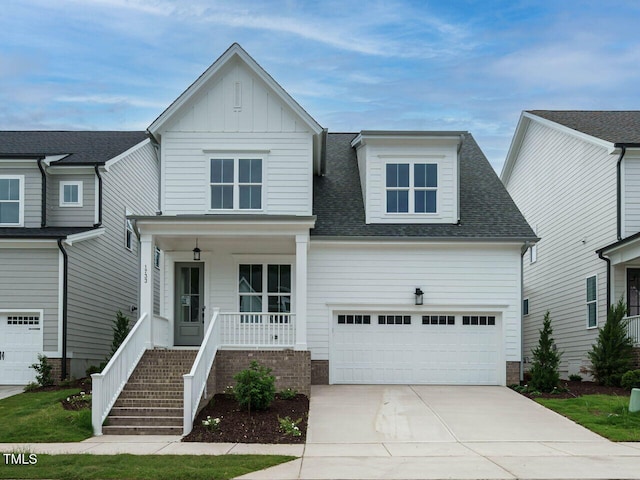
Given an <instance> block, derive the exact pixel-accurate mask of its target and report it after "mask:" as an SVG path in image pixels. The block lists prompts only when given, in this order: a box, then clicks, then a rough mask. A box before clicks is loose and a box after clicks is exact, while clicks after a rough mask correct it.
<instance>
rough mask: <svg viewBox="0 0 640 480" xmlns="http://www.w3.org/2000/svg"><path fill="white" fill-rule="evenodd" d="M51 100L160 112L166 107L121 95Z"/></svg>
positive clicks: (165, 105)
mask: <svg viewBox="0 0 640 480" xmlns="http://www.w3.org/2000/svg"><path fill="white" fill-rule="evenodd" d="M53 100H54V101H56V102H63V103H84V104H98V105H130V106H132V107H141V108H155V109H161V110H163V109H164V108H166V107H167V104H166V103H162V102H158V101H153V100H147V99H144V98H140V97H127V96H123V95H61V96H58V97H55V98H53Z"/></svg>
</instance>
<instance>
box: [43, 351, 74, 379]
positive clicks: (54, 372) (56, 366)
mask: <svg viewBox="0 0 640 480" xmlns="http://www.w3.org/2000/svg"><path fill="white" fill-rule="evenodd" d="M47 359H48V360H49V363H50V364H51V366H52V367H53V368H52V369H51V378H53V382H54V383H60V380H61V378H60V377H61V376H62V359H61V358H48V357H47ZM67 378H71V359H70V358H67Z"/></svg>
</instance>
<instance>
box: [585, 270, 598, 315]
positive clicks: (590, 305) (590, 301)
mask: <svg viewBox="0 0 640 480" xmlns="http://www.w3.org/2000/svg"><path fill="white" fill-rule="evenodd" d="M597 293H598V287H597V281H596V276H595V275H594V276H593V277H589V278H587V328H595V327H597V326H598V313H597V312H598V300H597V296H598V295H597Z"/></svg>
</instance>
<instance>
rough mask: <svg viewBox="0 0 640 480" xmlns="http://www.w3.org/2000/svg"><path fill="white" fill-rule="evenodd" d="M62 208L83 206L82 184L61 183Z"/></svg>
mask: <svg viewBox="0 0 640 480" xmlns="http://www.w3.org/2000/svg"><path fill="white" fill-rule="evenodd" d="M60 206H61V207H81V206H82V182H60Z"/></svg>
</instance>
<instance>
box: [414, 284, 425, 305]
mask: <svg viewBox="0 0 640 480" xmlns="http://www.w3.org/2000/svg"><path fill="white" fill-rule="evenodd" d="M414 295H415V296H416V305H422V302H423V300H424V292H423V291H422V290H421V289H420V287H416V291H415V293H414Z"/></svg>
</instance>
